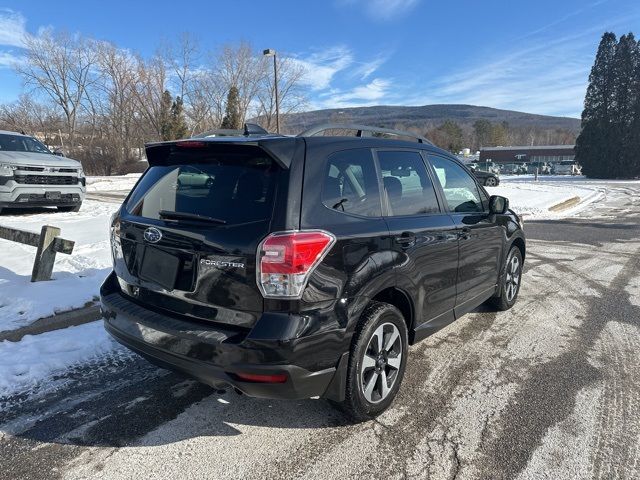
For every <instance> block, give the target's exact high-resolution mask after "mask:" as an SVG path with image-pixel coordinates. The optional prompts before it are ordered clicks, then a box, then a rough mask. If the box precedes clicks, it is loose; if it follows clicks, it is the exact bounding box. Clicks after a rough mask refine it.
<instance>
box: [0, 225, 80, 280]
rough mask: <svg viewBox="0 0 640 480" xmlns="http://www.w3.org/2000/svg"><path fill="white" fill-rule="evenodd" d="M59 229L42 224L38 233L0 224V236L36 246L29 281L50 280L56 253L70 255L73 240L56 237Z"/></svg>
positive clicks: (73, 243)
mask: <svg viewBox="0 0 640 480" xmlns="http://www.w3.org/2000/svg"><path fill="white" fill-rule="evenodd" d="M58 235H60V229H59V228H58V227H52V226H49V225H44V226H43V227H42V229H41V230H40V235H38V234H37V233H33V232H27V231H25V230H18V229H16V228H9V227H3V226H0V238H2V239H5V240H9V241H12V242H17V243H22V244H23V245H30V246H32V247H36V248H37V249H38V250H37V251H36V259H35V261H34V262H33V270H32V271H31V281H32V282H40V281H43V280H51V273H52V272H53V264H54V262H55V260H56V253H64V254H66V255H71V253H73V247H74V245H75V242H73V241H72V240H65V239H64V238H60V237H58Z"/></svg>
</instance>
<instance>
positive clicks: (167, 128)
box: [160, 90, 173, 141]
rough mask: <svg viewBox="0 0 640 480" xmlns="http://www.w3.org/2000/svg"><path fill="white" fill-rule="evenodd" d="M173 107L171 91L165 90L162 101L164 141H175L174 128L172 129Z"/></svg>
mask: <svg viewBox="0 0 640 480" xmlns="http://www.w3.org/2000/svg"><path fill="white" fill-rule="evenodd" d="M171 106H172V99H171V93H169V90H165V91H164V92H163V93H162V99H161V103H160V136H161V137H162V140H165V141H166V140H173V135H172V130H173V129H172V128H171Z"/></svg>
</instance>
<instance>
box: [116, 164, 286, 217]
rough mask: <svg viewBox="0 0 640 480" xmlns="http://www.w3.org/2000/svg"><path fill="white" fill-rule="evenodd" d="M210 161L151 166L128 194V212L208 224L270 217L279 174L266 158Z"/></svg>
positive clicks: (276, 167) (142, 215) (275, 166)
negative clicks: (129, 195) (129, 194)
mask: <svg viewBox="0 0 640 480" xmlns="http://www.w3.org/2000/svg"><path fill="white" fill-rule="evenodd" d="M191 160H193V159H191ZM202 160H203V159H201V160H200V161H202ZM208 160H209V161H210V162H211V163H189V164H180V165H163V166H154V167H151V168H150V169H149V170H148V171H147V172H146V173H145V175H144V177H143V178H142V179H141V180H140V183H139V184H138V185H137V187H136V188H135V190H134V191H133V192H132V194H131V197H130V199H129V201H128V202H127V205H126V210H127V211H128V212H129V213H130V214H133V215H136V216H139V217H144V218H150V219H155V220H160V219H161V220H165V221H175V222H193V221H204V222H208V223H211V224H216V223H217V224H232V225H233V224H240V223H245V222H252V221H259V220H265V219H269V218H271V214H272V210H273V199H274V194H275V187H276V183H277V182H276V178H277V175H278V172H279V170H280V169H279V167H278V166H277V165H275V164H274V163H273V162H272V161H271V159H270V158H268V157H266V156H265V157H245V158H231V157H228V158H216V159H208Z"/></svg>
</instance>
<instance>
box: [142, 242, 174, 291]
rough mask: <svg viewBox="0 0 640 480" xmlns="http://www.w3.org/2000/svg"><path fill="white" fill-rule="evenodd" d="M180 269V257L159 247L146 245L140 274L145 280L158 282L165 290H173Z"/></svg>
mask: <svg viewBox="0 0 640 480" xmlns="http://www.w3.org/2000/svg"><path fill="white" fill-rule="evenodd" d="M179 270H180V258H178V257H176V256H175V255H171V254H170V253H167V252H165V251H163V250H160V249H159V248H155V247H146V248H145V249H144V255H143V258H142V264H141V265H140V270H139V275H140V278H141V279H143V280H147V281H150V282H154V283H157V284H158V285H160V286H161V287H163V288H164V289H165V290H173V289H174V288H175V285H176V278H177V277H178V273H179Z"/></svg>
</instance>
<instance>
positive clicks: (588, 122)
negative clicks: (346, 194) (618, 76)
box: [576, 32, 616, 177]
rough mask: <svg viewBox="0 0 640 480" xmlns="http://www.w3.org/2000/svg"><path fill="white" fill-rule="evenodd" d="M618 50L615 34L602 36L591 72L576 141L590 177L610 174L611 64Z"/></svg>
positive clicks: (584, 167) (578, 152) (578, 157)
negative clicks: (580, 128) (580, 127)
mask: <svg viewBox="0 0 640 480" xmlns="http://www.w3.org/2000/svg"><path fill="white" fill-rule="evenodd" d="M615 50H616V36H615V34H613V33H611V32H606V33H605V34H604V35H603V36H602V40H601V41H600V45H599V46H598V52H597V53H596V59H595V62H594V64H593V67H592V68H591V74H590V75H589V86H588V87H587V95H586V97H585V100H584V110H583V111H582V130H581V132H580V135H579V136H578V139H577V140H576V160H577V161H578V162H579V163H580V164H581V165H582V167H583V172H584V173H585V174H586V175H588V176H590V177H606V176H608V175H610V173H609V172H607V170H608V164H609V162H610V161H611V158H610V156H609V152H608V148H607V147H608V142H609V136H610V135H611V133H612V128H611V115H612V113H613V110H612V103H613V78H612V64H613V57H614V55H615Z"/></svg>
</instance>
